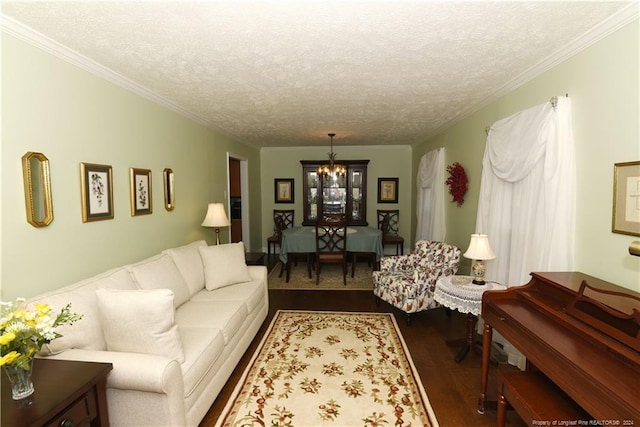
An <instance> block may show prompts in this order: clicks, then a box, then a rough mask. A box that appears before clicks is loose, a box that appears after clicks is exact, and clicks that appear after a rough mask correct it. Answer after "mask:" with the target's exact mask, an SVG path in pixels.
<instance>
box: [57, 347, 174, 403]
mask: <svg viewBox="0 0 640 427" xmlns="http://www.w3.org/2000/svg"><path fill="white" fill-rule="evenodd" d="M46 358H47V359H60V360H78V361H83V362H103V363H111V364H113V370H112V371H111V372H110V373H109V376H108V377H107V387H109V388H117V389H121V390H136V391H144V392H152V393H161V394H173V393H178V395H179V396H180V397H181V398H182V396H183V394H184V385H183V381H182V370H181V368H180V364H179V363H178V362H176V361H175V360H171V359H168V358H166V357H162V356H156V355H152V354H142V353H125V352H117V351H97V350H80V349H70V350H65V351H63V352H62V353H58V354H56V355H52V356H47V357H46Z"/></svg>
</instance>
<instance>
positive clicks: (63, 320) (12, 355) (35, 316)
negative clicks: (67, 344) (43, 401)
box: [0, 298, 82, 400]
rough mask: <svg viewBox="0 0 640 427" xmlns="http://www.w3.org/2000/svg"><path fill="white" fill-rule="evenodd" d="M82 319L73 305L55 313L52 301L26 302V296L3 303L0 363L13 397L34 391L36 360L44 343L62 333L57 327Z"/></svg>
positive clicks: (22, 396)
mask: <svg viewBox="0 0 640 427" xmlns="http://www.w3.org/2000/svg"><path fill="white" fill-rule="evenodd" d="M81 318H82V315H80V314H76V313H72V312H71V304H67V305H66V306H65V307H63V308H62V310H60V312H59V313H58V314H57V315H56V314H55V313H52V309H51V307H50V306H49V304H46V303H33V304H26V300H25V299H24V298H17V299H16V300H15V301H12V302H1V303H0V349H1V356H2V357H0V366H2V367H3V369H4V371H5V372H6V374H7V376H8V378H9V381H10V382H11V391H12V396H13V399H15V400H19V399H23V398H25V397H27V396H30V395H31V394H33V392H34V388H33V382H32V381H31V373H32V370H33V359H34V358H35V356H36V354H37V353H38V352H39V351H40V349H41V348H42V346H43V345H45V344H49V343H50V342H51V341H53V340H54V339H56V338H60V337H61V336H62V335H61V334H59V333H58V332H56V331H55V328H56V327H58V326H60V325H64V324H73V323H74V322H76V321H78V320H80V319H81Z"/></svg>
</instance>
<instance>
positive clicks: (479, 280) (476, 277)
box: [471, 259, 487, 286]
mask: <svg viewBox="0 0 640 427" xmlns="http://www.w3.org/2000/svg"><path fill="white" fill-rule="evenodd" d="M486 271H487V269H486V267H485V265H484V261H483V260H481V259H476V260H474V261H473V263H472V264H471V275H472V276H473V280H472V283H473V284H474V285H478V286H482V285H484V284H485V281H484V273H485V272H486Z"/></svg>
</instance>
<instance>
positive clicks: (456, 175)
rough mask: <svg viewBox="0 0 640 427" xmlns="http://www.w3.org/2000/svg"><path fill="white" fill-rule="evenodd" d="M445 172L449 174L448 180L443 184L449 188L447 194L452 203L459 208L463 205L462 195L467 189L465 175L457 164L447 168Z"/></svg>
mask: <svg viewBox="0 0 640 427" xmlns="http://www.w3.org/2000/svg"><path fill="white" fill-rule="evenodd" d="M447 172H449V178H447V180H446V181H445V184H447V185H448V186H449V194H451V195H452V196H453V200H452V202H456V203H457V204H458V207H460V206H462V204H463V203H464V195H465V193H466V192H467V188H468V187H467V183H468V182H469V180H468V179H467V174H466V173H465V171H464V168H463V167H462V165H461V164H460V163H458V162H455V163H454V164H452V165H449V166H447Z"/></svg>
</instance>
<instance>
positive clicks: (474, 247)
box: [463, 234, 496, 285]
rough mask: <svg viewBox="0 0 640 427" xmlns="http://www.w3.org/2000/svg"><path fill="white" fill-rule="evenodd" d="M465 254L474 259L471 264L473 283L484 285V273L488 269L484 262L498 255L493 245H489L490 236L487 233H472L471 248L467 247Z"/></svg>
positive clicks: (466, 256)
mask: <svg viewBox="0 0 640 427" xmlns="http://www.w3.org/2000/svg"><path fill="white" fill-rule="evenodd" d="M463 256H464V257H465V258H469V259H472V260H473V263H472V264H471V275H472V276H473V283H474V284H476V285H484V284H485V281H484V273H485V272H486V270H487V267H486V266H485V265H484V262H485V260H488V259H494V258H495V257H496V254H495V253H493V250H492V249H491V245H489V236H487V235H486V234H472V235H471V242H469V249H467V251H466V252H465V253H464V255H463Z"/></svg>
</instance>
